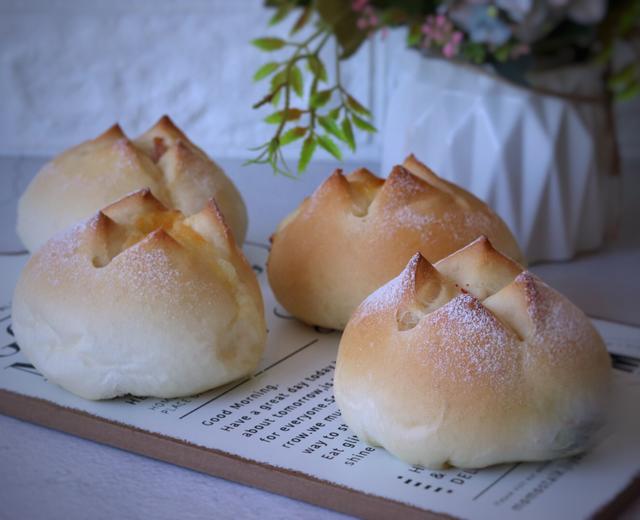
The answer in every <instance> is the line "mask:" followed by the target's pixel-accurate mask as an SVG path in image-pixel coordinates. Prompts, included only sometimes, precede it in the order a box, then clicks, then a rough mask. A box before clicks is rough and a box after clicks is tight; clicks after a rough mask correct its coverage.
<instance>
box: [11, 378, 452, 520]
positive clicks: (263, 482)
mask: <svg viewBox="0 0 640 520" xmlns="http://www.w3.org/2000/svg"><path fill="white" fill-rule="evenodd" d="M0 413H2V414H4V415H8V416H11V417H14V418H17V419H20V420H23V421H27V422H31V423H34V424H37V425H39V426H45V427H47V428H51V429H54V430H58V431H61V432H64V433H69V434H71V435H75V436H77V437H81V438H83V439H87V440H90V441H94V442H98V443H100V444H104V445H107V446H111V447H115V448H119V449H122V450H125V451H129V452H131V453H135V454H138V455H144V456H146V457H150V458H152V459H156V460H160V461H163V462H168V463H171V464H175V465H177V466H181V467H184V468H188V469H191V470H194V471H198V472H200V473H205V474H207V475H212V476H214V477H219V478H223V479H226V480H231V481H234V482H238V483H240V484H244V485H248V486H251V487H254V488H258V489H262V490H265V491H268V492H271V493H276V494H278V495H283V496H286V497H289V498H293V499H296V500H301V501H303V502H307V503H309V504H313V505H316V506H320V507H324V508H327V509H332V510H334V511H338V512H340V513H345V514H349V515H353V516H357V517H359V518H370V519H386V518H403V520H414V519H416V520H418V519H422V520H424V519H429V520H431V519H433V520H436V519H438V520H441V519H451V518H453V517H451V516H449V515H446V514H444V513H435V512H432V511H428V510H425V509H420V508H417V507H413V506H410V505H408V504H404V503H402V502H397V501H394V500H391V499H386V498H382V497H379V496H375V495H369V494H366V493H364V492H361V491H357V490H354V489H351V488H348V487H344V486H340V485H338V484H335V483H333V482H329V481H326V480H322V479H318V478H315V477H313V476H311V475H307V474H305V473H301V472H297V471H292V470H287V469H285V468H280V467H277V466H270V465H268V464H263V463H260V462H258V461H255V460H251V459H245V458H242V457H239V456H237V455H233V454H231V453H227V452H223V451H220V450H215V449H212V448H205V447H203V446H198V445H195V444H191V443H189V442H188V441H183V440H179V439H175V438H172V437H168V436H165V435H161V434H158V433H154V432H149V431H146V430H142V429H139V428H136V427H134V426H130V425H127V424H124V423H119V422H115V421H111V420H108V419H104V418H102V417H98V416H95V415H91V414H89V413H87V412H83V411H81V410H76V409H74V408H65V407H63V406H59V405H57V404H55V403H53V402H50V401H46V400H44V399H40V398H37V397H30V396H26V395H22V394H18V393H15V392H11V391H9V390H4V389H0ZM149 436H152V437H153V438H154V442H149ZM203 453H206V456H203Z"/></svg>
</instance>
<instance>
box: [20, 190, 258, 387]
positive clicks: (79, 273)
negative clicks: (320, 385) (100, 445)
mask: <svg viewBox="0 0 640 520" xmlns="http://www.w3.org/2000/svg"><path fill="white" fill-rule="evenodd" d="M12 313H13V328H14V331H15V334H16V338H17V341H18V343H19V344H20V347H21V348H22V350H23V351H24V353H25V354H26V355H27V357H28V358H29V359H30V360H31V362H32V363H33V364H34V365H35V366H36V368H38V370H40V371H41V372H42V373H43V374H44V375H45V376H46V377H47V378H48V379H50V380H51V381H53V382H55V383H57V384H59V385H60V386H62V387H64V388H66V389H67V390H69V391H71V392H73V393H75V394H77V395H79V396H81V397H84V398H87V399H107V398H110V397H115V396H119V395H123V394H134V395H140V396H145V395H153V396H157V397H178V396H186V395H192V394H196V393H199V392H202V391H204V390H207V389H209V388H213V387H215V386H219V385H222V384H225V383H228V382H229V381H232V380H234V379H238V378H240V377H243V376H246V375H248V374H250V373H252V372H253V371H254V369H255V367H256V365H257V363H258V361H259V359H260V356H261V354H262V352H263V349H264V346H265V341H266V325H265V319H264V309H263V303H262V296H261V293H260V289H259V287H258V282H257V279H256V276H255V274H254V273H253V270H252V269H251V267H250V266H249V264H248V263H247V261H246V260H245V258H244V256H243V255H242V253H241V251H240V250H239V249H238V247H237V246H236V244H235V241H234V240H233V237H232V236H231V233H230V231H229V229H228V228H227V226H226V224H225V223H224V220H223V218H222V215H221V213H220V211H219V210H218V208H217V206H216V205H215V203H214V202H212V203H211V204H210V205H208V206H206V207H205V208H204V209H203V210H202V211H200V212H199V213H196V214H194V215H191V216H190V217H184V216H183V215H182V214H181V213H180V212H179V211H177V210H168V209H166V208H165V207H164V206H163V205H162V204H161V203H160V202H159V201H158V200H157V199H156V198H154V197H153V195H151V193H150V191H149V190H141V191H138V192H136V193H133V194H132V195H129V196H127V197H125V198H123V199H121V200H120V201H118V202H116V203H114V204H112V205H110V206H108V207H107V208H105V209H103V210H102V211H100V212H98V213H97V214H96V215H94V216H93V217H91V218H90V219H88V220H86V221H85V222H83V223H81V224H78V225H76V226H74V227H72V228H70V229H68V230H67V231H65V232H63V233H61V234H59V235H56V236H55V237H54V238H52V239H51V240H49V241H48V242H47V243H46V244H45V245H44V246H43V247H42V248H41V249H40V250H39V251H37V252H36V253H35V254H34V255H33V256H32V257H31V259H30V260H29V262H28V263H27V265H26V267H25V269H24V271H23V272H22V274H21V276H20V279H19V280H18V284H17V287H16V290H15V295H14V299H13V311H12Z"/></svg>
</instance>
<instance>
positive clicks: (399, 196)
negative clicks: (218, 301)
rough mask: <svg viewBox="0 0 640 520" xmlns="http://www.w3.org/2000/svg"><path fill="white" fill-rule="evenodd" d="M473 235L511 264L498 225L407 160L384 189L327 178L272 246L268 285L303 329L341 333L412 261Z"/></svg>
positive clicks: (382, 183)
mask: <svg viewBox="0 0 640 520" xmlns="http://www.w3.org/2000/svg"><path fill="white" fill-rule="evenodd" d="M480 235H486V236H487V237H489V239H490V240H492V242H493V243H494V245H495V246H496V249H498V250H500V251H501V252H502V253H503V254H505V255H507V256H509V257H510V258H513V259H514V261H516V262H518V261H520V260H521V259H522V254H521V252H520V250H519V248H518V245H517V243H516V242H515V239H514V238H513V236H512V235H511V233H510V231H509V230H508V228H507V227H506V225H505V224H504V222H503V221H502V220H501V219H500V218H499V217H498V216H497V215H496V214H495V213H493V212H492V211H491V209H490V208H489V207H488V206H487V205H486V204H484V203H483V202H482V201H480V200H479V199H477V198H476V197H474V196H473V195H472V194H470V193H468V192H466V191H465V190H463V189H461V188H458V187H457V186H455V185H453V184H451V183H449V182H447V181H445V180H443V179H441V178H439V177H438V176H437V175H436V174H435V173H433V172H432V171H431V170H429V168H427V167H426V166H425V165H423V164H421V163H420V162H419V161H417V159H415V157H413V156H409V157H408V158H407V160H406V161H405V162H404V164H403V165H397V166H395V167H394V168H393V169H392V171H391V172H390V174H389V176H388V177H387V178H386V179H381V178H379V177H377V176H376V175H374V174H373V173H371V172H370V171H369V170H367V169H366V168H360V169H357V170H355V171H353V172H351V173H349V174H346V175H345V174H343V172H342V171H341V170H335V171H334V172H333V173H332V174H331V175H330V176H329V177H328V178H327V179H326V180H325V181H324V182H323V183H322V184H321V185H320V186H319V187H318V188H317V189H316V191H315V192H314V193H313V194H312V195H311V196H309V197H307V198H306V199H305V200H304V201H303V202H302V203H301V204H300V206H298V208H297V209H296V210H295V211H294V212H292V213H291V214H289V215H288V216H287V217H286V218H285V219H284V220H283V221H281V223H280V225H279V226H278V228H277V230H276V232H275V233H274V234H273V236H272V237H271V240H272V247H271V253H270V255H269V262H268V274H269V282H270V284H271V287H272V289H273V291H274V294H275V296H276V298H277V299H278V301H279V302H280V303H281V304H282V305H283V307H284V308H285V309H287V310H288V311H289V312H290V313H291V314H292V315H294V316H296V317H297V318H298V319H301V320H302V321H304V322H306V323H310V324H314V325H321V326H324V327H328V328H335V329H342V328H344V326H345V325H346V322H347V320H348V319H349V316H350V315H351V314H352V313H353V311H354V310H355V308H356V306H357V305H358V304H359V303H360V302H361V301H362V300H363V299H364V298H365V297H366V296H367V295H368V294H370V293H371V292H372V291H374V290H375V289H376V288H378V287H380V286H381V285H383V284H384V283H386V282H387V281H389V280H390V279H391V278H393V277H394V276H396V275H397V274H398V273H399V272H400V271H401V270H402V269H403V268H404V266H406V264H407V262H408V260H409V259H410V258H411V256H412V255H413V254H414V253H415V252H416V251H419V252H420V253H421V254H422V255H423V256H424V257H425V258H426V259H428V260H429V261H430V262H432V263H434V262H437V261H438V260H441V259H442V258H444V257H446V256H448V255H450V254H452V253H453V252H454V251H456V250H458V249H459V248H461V247H463V246H464V245H466V244H468V243H469V242H471V241H472V240H474V239H475V238H477V237H478V236H480Z"/></svg>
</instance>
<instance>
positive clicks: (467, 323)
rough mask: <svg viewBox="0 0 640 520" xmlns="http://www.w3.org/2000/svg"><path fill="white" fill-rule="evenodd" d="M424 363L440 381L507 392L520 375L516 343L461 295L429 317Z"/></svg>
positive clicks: (470, 298) (473, 300) (476, 303)
mask: <svg viewBox="0 0 640 520" xmlns="http://www.w3.org/2000/svg"><path fill="white" fill-rule="evenodd" d="M429 319H430V321H431V323H430V327H429V330H431V331H433V332H434V337H433V338H432V341H430V342H428V343H427V344H426V345H425V348H426V349H428V354H429V355H428V359H429V361H430V362H431V363H433V366H434V368H435V369H436V370H437V371H438V372H439V373H440V375H441V376H442V377H443V378H446V379H447V380H453V381H457V382H466V383H469V382H474V383H480V381H488V382H489V384H490V385H491V386H492V387H494V388H508V387H509V384H510V383H512V382H514V381H515V378H517V376H518V374H519V373H520V368H519V367H520V355H519V350H520V349H519V346H518V339H517V338H516V336H515V335H514V334H513V333H511V332H510V331H508V330H507V329H506V328H505V327H504V326H503V325H502V324H501V323H500V322H499V321H497V320H496V319H495V318H494V317H493V316H492V315H491V313H490V312H489V311H488V310H487V309H485V308H484V307H483V305H482V304H481V303H480V302H479V301H478V300H477V299H476V298H474V297H473V296H471V295H469V294H461V295H459V296H457V297H456V298H454V299H453V300H451V301H449V303H447V304H446V305H445V306H443V307H440V308H439V309H438V310H437V311H435V312H434V313H432V314H430V315H429Z"/></svg>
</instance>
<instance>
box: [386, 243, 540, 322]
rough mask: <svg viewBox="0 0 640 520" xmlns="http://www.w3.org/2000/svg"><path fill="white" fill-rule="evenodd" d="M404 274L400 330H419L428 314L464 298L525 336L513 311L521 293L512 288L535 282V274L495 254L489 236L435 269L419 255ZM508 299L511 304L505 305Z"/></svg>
mask: <svg viewBox="0 0 640 520" xmlns="http://www.w3.org/2000/svg"><path fill="white" fill-rule="evenodd" d="M521 273H522V275H521ZM519 275H521V276H520V277H519ZM403 276H404V277H405V281H404V282H403V287H404V288H406V289H407V290H406V292H405V301H404V305H402V306H400V307H399V309H398V314H397V319H398V327H399V329H400V330H408V329H410V328H413V327H415V326H416V325H417V323H418V322H419V321H420V319H421V318H422V317H423V316H424V315H426V314H429V313H431V312H434V311H436V310H437V309H439V308H440V307H442V306H444V305H446V304H447V303H449V302H450V301H451V300H453V299H454V298H457V297H461V298H462V299H463V300H465V301H473V300H477V301H478V302H479V303H480V302H481V303H482V304H483V305H484V306H485V307H486V308H487V309H488V310H490V311H492V312H493V314H494V315H495V316H496V318H498V319H499V320H500V322H502V324H504V325H505V326H507V327H509V328H510V329H512V330H513V331H514V332H516V333H518V334H519V335H520V332H523V330H522V325H523V323H522V320H518V319H515V317H514V315H513V312H510V311H512V310H513V309H517V308H520V306H519V305H518V303H519V302H518V298H517V297H516V294H518V290H517V289H515V292H514V289H513V288H512V287H511V286H510V284H512V283H515V285H514V287H519V286H521V284H522V283H524V284H531V283H533V282H531V280H530V279H531V275H530V274H528V273H523V268H522V266H520V265H519V264H517V263H516V262H514V261H513V260H511V259H510V258H507V257H506V256H504V255H502V254H500V253H499V252H498V251H496V249H494V247H493V246H492V245H491V242H490V241H489V240H488V239H487V237H484V236H483V237H479V238H478V239H476V240H475V241H474V242H472V243H471V244H469V245H468V246H466V247H464V248H462V249H460V250H459V251H456V252H455V253H453V254H452V255H450V256H448V257H446V258H444V259H442V260H440V261H439V262H438V263H436V265H435V266H433V265H431V264H430V263H429V262H428V261H427V260H426V259H425V258H424V257H423V256H422V255H421V254H420V253H416V254H415V255H414V257H413V258H412V259H411V261H410V262H409V264H408V266H407V268H406V269H405V271H404V272H403ZM516 280H517V281H516ZM503 289H505V291H504V292H502V290H503ZM465 295H468V296H465ZM505 299H506V300H509V301H510V303H505ZM524 316H525V317H526V312H525V313H524ZM518 331H520V332H518Z"/></svg>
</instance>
